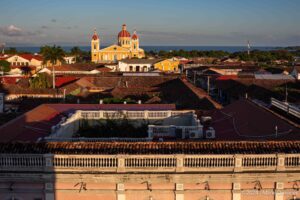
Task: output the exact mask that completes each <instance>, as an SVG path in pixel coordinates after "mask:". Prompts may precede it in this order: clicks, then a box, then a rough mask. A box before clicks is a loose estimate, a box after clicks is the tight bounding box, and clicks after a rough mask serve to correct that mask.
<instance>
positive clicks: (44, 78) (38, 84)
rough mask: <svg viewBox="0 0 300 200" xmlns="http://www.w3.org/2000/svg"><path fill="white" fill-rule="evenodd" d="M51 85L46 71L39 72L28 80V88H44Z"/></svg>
mask: <svg viewBox="0 0 300 200" xmlns="http://www.w3.org/2000/svg"><path fill="white" fill-rule="evenodd" d="M51 87H52V84H51V77H49V76H48V75H47V74H46V73H40V74H38V75H37V76H36V77H34V78H33V79H31V80H30V88H33V89H45V88H51Z"/></svg>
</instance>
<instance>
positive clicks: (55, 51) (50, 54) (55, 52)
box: [41, 45, 65, 89]
mask: <svg viewBox="0 0 300 200" xmlns="http://www.w3.org/2000/svg"><path fill="white" fill-rule="evenodd" d="M41 54H42V55H43V64H46V63H47V62H50V63H51V65H52V79H53V82H52V84H53V89H55V69H54V66H55V65H56V64H57V61H60V62H64V56H65V52H64V50H63V49H62V48H61V47H60V46H58V47H57V46H55V45H54V46H53V47H50V46H44V47H42V48H41Z"/></svg>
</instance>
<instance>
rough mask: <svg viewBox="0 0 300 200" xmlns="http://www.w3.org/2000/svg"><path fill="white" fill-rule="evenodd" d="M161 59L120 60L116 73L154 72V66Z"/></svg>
mask: <svg viewBox="0 0 300 200" xmlns="http://www.w3.org/2000/svg"><path fill="white" fill-rule="evenodd" d="M160 60H161V59H124V60H120V61H119V63H118V66H117V70H116V71H120V72H149V71H153V70H154V64H155V63H157V62H158V61H160Z"/></svg>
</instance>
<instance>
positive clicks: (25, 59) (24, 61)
mask: <svg viewBox="0 0 300 200" xmlns="http://www.w3.org/2000/svg"><path fill="white" fill-rule="evenodd" d="M6 61H7V62H9V63H10V64H11V66H34V67H36V68H37V69H39V68H42V66H43V58H42V56H40V55H34V54H20V55H13V56H10V57H8V58H7V59H6Z"/></svg>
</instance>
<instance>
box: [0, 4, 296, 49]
mask: <svg viewBox="0 0 300 200" xmlns="http://www.w3.org/2000/svg"><path fill="white" fill-rule="evenodd" d="M299 10H300V0H0V44H1V43H6V45H7V46H40V45H46V44H48V45H52V44H56V45H64V46H88V45H90V40H91V37H92V34H93V30H94V29H96V30H97V32H98V34H99V35H100V39H101V45H104V46H106V45H109V44H114V43H116V41H117V34H118V32H119V31H120V30H121V26H122V24H124V23H125V24H127V29H128V30H129V31H130V32H131V33H132V32H133V31H134V30H136V31H137V33H138V35H139V37H140V43H141V45H142V46H143V45H144V46H146V45H161V46H163V45H165V46H168V45H182V46H244V45H246V43H247V40H249V41H250V43H251V44H252V45H253V46H296V45H298V46H299V45H300V12H299Z"/></svg>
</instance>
